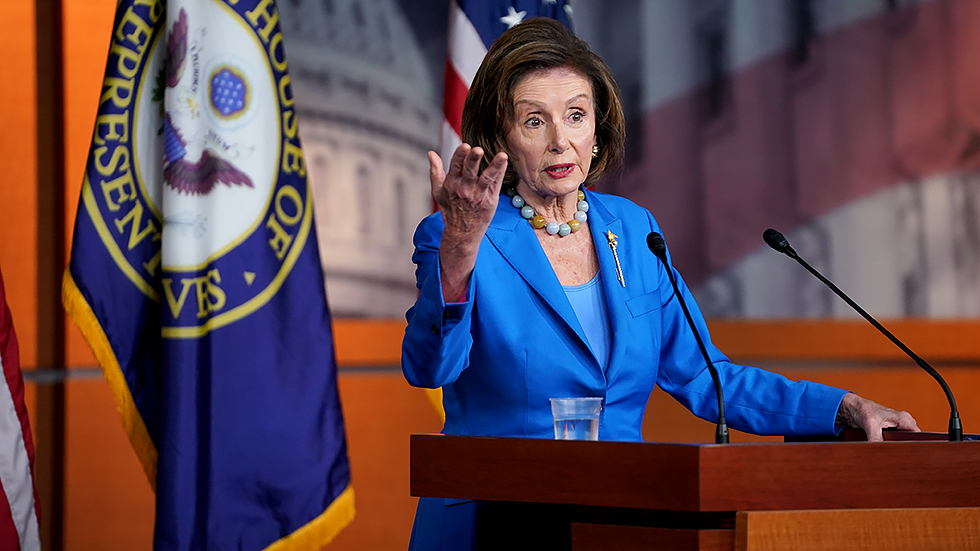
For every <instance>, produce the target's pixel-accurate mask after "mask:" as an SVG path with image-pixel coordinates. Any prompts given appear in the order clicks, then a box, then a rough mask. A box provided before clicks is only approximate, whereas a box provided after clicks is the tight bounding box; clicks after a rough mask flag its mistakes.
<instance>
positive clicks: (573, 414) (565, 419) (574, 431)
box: [551, 398, 602, 440]
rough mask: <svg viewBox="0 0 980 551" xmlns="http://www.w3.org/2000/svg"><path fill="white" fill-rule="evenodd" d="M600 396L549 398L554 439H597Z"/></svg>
mask: <svg viewBox="0 0 980 551" xmlns="http://www.w3.org/2000/svg"><path fill="white" fill-rule="evenodd" d="M600 413H602V398H551V415H552V417H554V418H555V439H556V440H598V439H599V414H600Z"/></svg>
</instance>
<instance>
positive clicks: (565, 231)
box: [558, 224, 572, 237]
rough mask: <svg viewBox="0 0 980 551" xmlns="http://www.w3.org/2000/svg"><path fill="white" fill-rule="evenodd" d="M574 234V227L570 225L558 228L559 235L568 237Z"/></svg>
mask: <svg viewBox="0 0 980 551" xmlns="http://www.w3.org/2000/svg"><path fill="white" fill-rule="evenodd" d="M570 233H572V227H571V226H569V225H568V224H562V225H560V226H558V235H560V236H562V237H565V236H566V235H568V234H570Z"/></svg>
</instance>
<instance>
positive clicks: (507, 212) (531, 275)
mask: <svg viewBox="0 0 980 551" xmlns="http://www.w3.org/2000/svg"><path fill="white" fill-rule="evenodd" d="M486 235H487V238H488V239H489V240H490V242H491V243H492V244H493V246H494V247H495V248H496V249H497V251H499V252H500V254H501V255H502V256H503V257H504V258H505V259H506V260H507V262H508V263H510V265H511V266H512V267H513V268H514V270H516V271H517V273H518V274H520V276H521V277H522V278H524V281H525V282H527V284H528V285H529V286H530V287H531V288H532V289H534V291H535V292H536V293H537V294H538V295H540V296H541V298H542V299H544V301H545V302H546V303H547V304H548V306H550V307H551V309H552V310H554V311H555V313H556V314H557V316H558V317H559V318H561V321H562V322H563V323H564V324H565V325H566V326H568V328H569V329H571V330H572V332H573V333H575V335H576V336H577V337H578V339H579V341H580V342H581V344H582V346H585V347H586V349H589V346H588V344H587V343H588V340H587V339H586V337H585V331H584V330H583V329H582V324H581V323H579V321H578V316H577V315H576V314H575V311H574V310H573V309H572V305H571V304H570V303H569V302H568V298H566V297H565V291H564V289H562V286H561V283H560V282H559V281H558V276H556V275H555V270H554V269H553V268H552V267H551V263H550V262H548V257H547V256H545V254H544V250H543V249H542V248H541V244H540V243H539V242H538V238H537V236H535V235H534V228H532V227H531V224H529V223H528V222H527V220H525V219H524V218H523V217H522V216H521V214H520V211H518V210H517V209H515V208H514V207H513V206H511V204H510V201H509V198H508V197H507V196H506V195H503V196H501V198H500V203H499V204H498V205H497V213H496V214H495V215H494V217H493V220H492V221H491V222H490V227H489V228H488V229H487V234H486ZM589 356H592V352H591V349H589Z"/></svg>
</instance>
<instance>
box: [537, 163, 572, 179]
mask: <svg viewBox="0 0 980 551" xmlns="http://www.w3.org/2000/svg"><path fill="white" fill-rule="evenodd" d="M573 168H575V165H574V164H572V163H568V164H563V165H551V166H549V167H547V168H545V169H544V171H545V172H546V173H547V174H548V176H551V177H552V178H556V179H557V178H564V177H565V176H568V175H569V174H571V173H572V169H573Z"/></svg>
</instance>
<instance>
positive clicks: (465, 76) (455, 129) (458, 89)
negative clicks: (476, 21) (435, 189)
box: [439, 1, 487, 166]
mask: <svg viewBox="0 0 980 551" xmlns="http://www.w3.org/2000/svg"><path fill="white" fill-rule="evenodd" d="M485 55H487V47H486V46H485V45H484V44H483V40H482V39H480V35H479V34H477V32H476V29H475V28H474V27H473V24H472V23H471V22H470V20H469V18H467V17H466V14H465V13H464V12H463V10H462V9H460V7H459V4H458V3H457V2H455V1H453V2H452V4H451V7H450V11H449V50H448V53H447V56H446V82H445V86H444V92H443V98H444V99H443V116H444V118H443V121H442V136H441V140H440V144H441V145H440V148H439V149H440V151H439V152H440V154H441V155H442V161H443V164H444V165H446V166H448V165H449V159H451V158H452V156H453V152H454V151H456V148H457V147H458V146H459V144H460V142H461V140H460V123H461V121H462V118H463V101H465V100H466V92H467V91H468V90H469V89H470V84H471V83H472V82H473V77H474V76H476V71H477V69H479V68H480V64H481V63H483V57H484V56H485Z"/></svg>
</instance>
